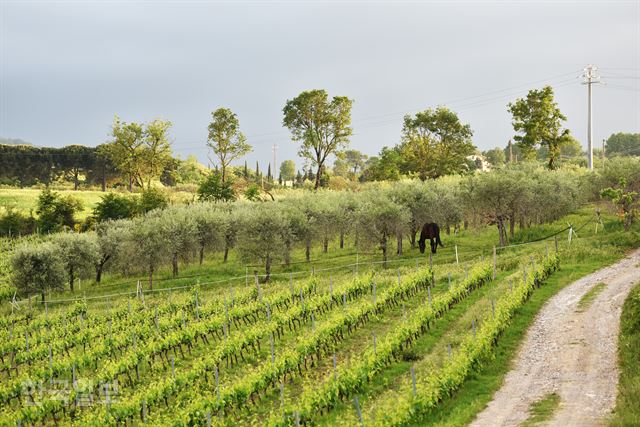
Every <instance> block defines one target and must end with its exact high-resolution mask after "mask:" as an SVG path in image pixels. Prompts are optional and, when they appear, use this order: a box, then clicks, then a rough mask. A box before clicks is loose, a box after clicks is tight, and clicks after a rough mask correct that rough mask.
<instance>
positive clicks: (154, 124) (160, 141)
mask: <svg viewBox="0 0 640 427" xmlns="http://www.w3.org/2000/svg"><path fill="white" fill-rule="evenodd" d="M170 127H171V122H170V121H168V120H160V119H156V120H153V121H151V122H149V123H148V124H147V125H146V127H145V132H144V146H143V150H142V156H141V157H142V159H141V160H142V162H143V167H144V175H146V178H147V187H150V186H151V180H152V179H154V178H159V177H160V175H162V172H163V171H164V168H165V167H166V166H167V165H168V164H169V162H170V161H171V160H172V157H171V142H169V139H168V137H167V132H168V131H169V128H170Z"/></svg>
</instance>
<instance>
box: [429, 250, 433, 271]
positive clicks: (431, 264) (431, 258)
mask: <svg viewBox="0 0 640 427" xmlns="http://www.w3.org/2000/svg"><path fill="white" fill-rule="evenodd" d="M429 268H433V254H432V253H431V252H429Z"/></svg>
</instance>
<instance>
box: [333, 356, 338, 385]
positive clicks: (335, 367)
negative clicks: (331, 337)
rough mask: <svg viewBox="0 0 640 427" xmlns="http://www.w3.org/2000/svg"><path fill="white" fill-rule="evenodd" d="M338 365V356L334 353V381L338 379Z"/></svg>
mask: <svg viewBox="0 0 640 427" xmlns="http://www.w3.org/2000/svg"><path fill="white" fill-rule="evenodd" d="M337 365H338V363H337V362H336V354H335V353H333V379H334V380H335V379H337V378H338V370H337Z"/></svg>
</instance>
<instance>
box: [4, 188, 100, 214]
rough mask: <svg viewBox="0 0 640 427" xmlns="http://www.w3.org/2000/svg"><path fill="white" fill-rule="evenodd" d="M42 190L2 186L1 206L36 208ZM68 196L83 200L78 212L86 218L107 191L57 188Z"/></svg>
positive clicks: (18, 208)
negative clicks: (80, 209)
mask: <svg viewBox="0 0 640 427" xmlns="http://www.w3.org/2000/svg"><path fill="white" fill-rule="evenodd" d="M40 191H41V190H38V189H32V188H21V189H16V188H0V207H4V208H13V209H16V210H19V211H23V212H26V213H28V212H30V211H32V210H33V211H34V215H35V210H36V206H37V204H38V195H39V194H40ZM56 191H57V192H58V193H60V194H62V195H64V196H66V195H72V196H73V197H75V198H77V199H78V200H80V201H81V202H82V211H81V212H80V213H79V214H78V219H84V218H86V217H87V216H89V215H90V214H91V212H92V211H93V208H94V206H95V205H96V203H97V202H99V201H100V197H101V196H103V195H104V194H105V193H103V192H101V191H86V190H82V191H73V190H56Z"/></svg>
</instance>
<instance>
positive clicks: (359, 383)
mask: <svg viewBox="0 0 640 427" xmlns="http://www.w3.org/2000/svg"><path fill="white" fill-rule="evenodd" d="M492 272H493V268H492V265H491V264H489V263H482V264H480V265H478V266H477V267H475V268H474V269H472V270H471V272H470V274H469V276H468V277H467V278H466V279H465V280H462V281H461V282H459V283H457V284H455V285H453V286H451V287H450V289H449V290H448V291H447V292H445V293H444V294H442V295H438V296H436V297H435V298H433V301H432V303H431V304H425V305H424V306H422V307H420V308H419V309H418V310H417V311H416V312H415V313H414V315H413V316H411V318H410V319H407V320H406V321H405V322H403V324H402V325H401V326H400V327H398V328H397V329H395V330H394V332H392V333H391V334H390V336H388V337H387V338H386V339H385V340H384V341H382V342H381V343H380V344H379V345H378V346H377V347H376V349H375V350H373V349H370V350H367V351H366V352H365V353H364V354H363V355H362V356H361V357H357V358H356V359H353V360H350V362H349V364H348V366H344V367H341V369H339V370H338V371H337V372H336V373H335V374H332V375H330V376H329V377H328V378H326V379H325V381H324V382H322V384H321V385H320V386H318V387H314V388H309V389H306V390H305V391H304V393H303V394H302V395H301V396H299V398H298V399H297V405H296V407H295V408H288V409H286V410H285V411H284V414H285V415H284V417H283V413H282V411H277V413H276V414H272V417H271V421H270V423H269V424H270V425H288V424H289V423H291V422H292V421H293V414H294V413H297V416H298V417H299V420H300V421H301V422H305V421H310V420H311V419H312V418H313V417H314V416H315V415H317V414H319V413H321V412H322V410H325V409H331V408H332V407H333V406H335V405H336V404H337V403H338V402H340V401H341V400H343V399H345V398H348V397H349V396H350V395H351V394H353V393H355V392H357V391H358V390H360V389H361V388H362V387H363V386H364V385H365V384H367V383H368V382H370V381H371V380H373V379H374V378H375V376H376V375H378V373H380V372H381V371H382V370H384V369H385V368H386V367H388V366H389V365H390V364H392V363H393V362H394V361H395V360H397V358H398V357H399V354H400V352H401V351H402V349H403V348H405V347H408V346H410V345H411V344H412V342H413V341H414V340H415V339H416V338H418V337H419V336H420V335H422V334H424V333H426V332H427V330H428V329H429V327H430V324H431V322H433V321H434V320H436V319H438V318H439V317H441V316H442V315H443V314H444V313H445V312H446V311H447V310H449V309H450V308H451V307H453V305H455V304H456V303H457V302H459V301H460V300H461V299H463V298H465V297H466V296H467V295H468V294H469V293H470V292H472V291H473V290H474V289H477V288H479V287H481V286H483V285H484V284H485V283H488V282H489V281H490V280H491V277H492Z"/></svg>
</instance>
